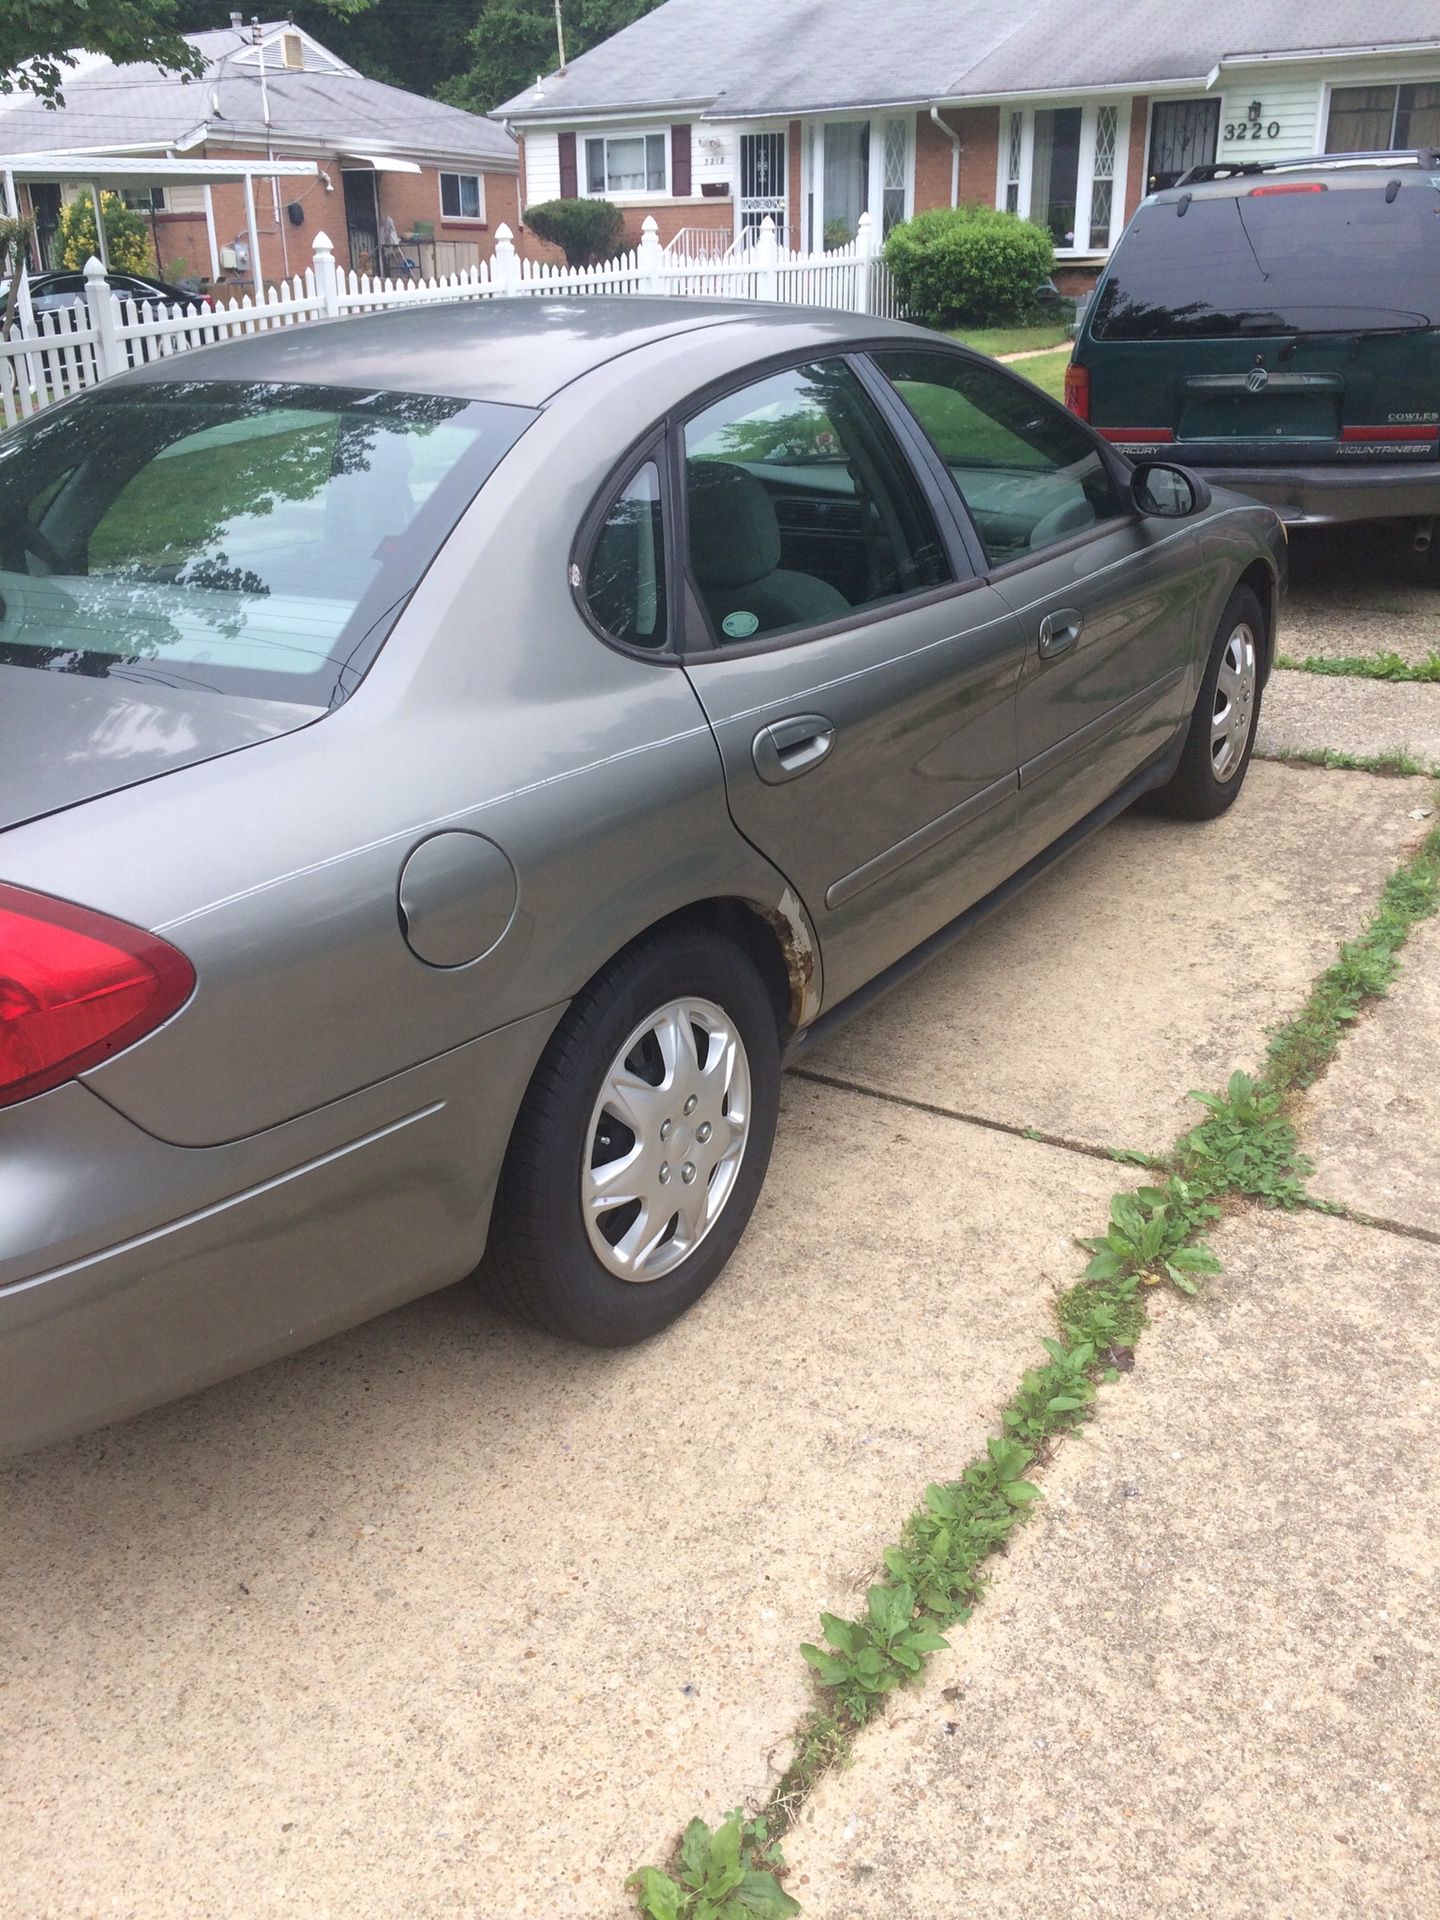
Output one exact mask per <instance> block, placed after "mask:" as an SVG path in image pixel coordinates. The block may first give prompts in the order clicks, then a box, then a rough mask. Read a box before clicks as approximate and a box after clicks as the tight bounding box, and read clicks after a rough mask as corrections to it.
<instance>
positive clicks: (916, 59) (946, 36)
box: [495, 0, 1440, 122]
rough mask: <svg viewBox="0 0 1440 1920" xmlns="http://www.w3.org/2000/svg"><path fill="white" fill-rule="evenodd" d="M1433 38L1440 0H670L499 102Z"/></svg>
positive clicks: (803, 84)
mask: <svg viewBox="0 0 1440 1920" xmlns="http://www.w3.org/2000/svg"><path fill="white" fill-rule="evenodd" d="M1415 45H1423V46H1429V47H1437V48H1440V6H1437V4H1436V0H1305V3H1304V4H1303V5H1297V4H1296V0H1206V4H1205V5H1203V6H1200V5H1190V4H1186V3H1185V0H1089V4H1088V5H1086V6H1084V7H1080V8H1077V6H1076V5H1075V0H1008V4H1006V5H1004V6H1000V5H997V4H996V0H883V4H878V3H877V0H665V5H663V6H660V7H657V8H656V9H655V11H654V12H653V13H649V14H646V15H645V16H644V17H643V18H642V19H640V20H637V21H635V23H634V24H633V25H632V26H629V27H626V28H624V29H623V31H621V32H620V33H617V34H614V35H613V36H612V37H611V38H610V39H609V40H605V41H603V42H602V43H601V44H600V45H599V46H597V47H593V48H592V49H591V50H590V52H589V53H585V54H582V55H581V56H580V57H579V59H577V60H574V61H572V62H571V64H570V65H569V67H568V68H567V69H566V71H565V72H564V73H563V74H560V73H555V74H549V75H547V76H546V77H545V78H544V79H543V81H542V82H541V83H540V85H539V87H538V88H536V87H530V88H527V89H526V91H525V92H523V93H518V94H516V95H515V96H514V98H513V99H511V100H507V101H506V102H505V104H504V105H503V106H500V107H497V108H496V109H495V112H496V115H497V116H498V117H503V118H505V119H510V120H515V121H517V122H524V121H528V120H565V119H567V118H568V119H574V118H576V117H578V116H584V115H587V114H612V113H617V112H625V111H631V112H644V111H657V112H661V111H663V112H671V111H675V110H678V109H685V110H687V111H692V112H695V113H698V114H699V115H700V116H701V117H702V118H709V119H739V118H756V117H764V116H765V115H767V114H791V113H811V112H815V113H823V112H827V111H832V110H834V109H837V108H846V107H855V108H859V107H870V106H892V105H911V104H916V105H923V104H927V103H931V102H933V103H936V104H938V103H940V102H943V101H947V100H953V101H962V100H979V99H992V100H993V99H1006V98H1013V97H1015V96H1018V95H1023V94H1027V93H1068V92H1074V91H1083V90H1085V89H1088V88H1098V87H1112V86H1118V87H1134V88H1137V89H1139V88H1144V87H1147V86H1148V87H1155V86H1170V87H1173V86H1184V85H1197V86H1203V85H1204V83H1205V82H1206V80H1207V79H1208V77H1209V76H1210V75H1211V74H1212V73H1213V71H1214V70H1215V68H1216V67H1217V66H1219V65H1221V64H1222V63H1223V62H1224V61H1226V60H1230V59H1237V58H1244V57H1245V56H1247V55H1255V54H1282V53H1294V54H1296V55H1297V56H1299V55H1304V54H1307V53H1327V52H1343V51H1346V50H1354V51H1356V52H1360V51H1362V50H1365V49H1376V48H1378V49H1382V50H1383V49H1384V48H1386V47H1402V46H1404V47H1409V46H1415Z"/></svg>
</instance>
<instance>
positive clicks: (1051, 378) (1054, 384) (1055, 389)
mask: <svg viewBox="0 0 1440 1920" xmlns="http://www.w3.org/2000/svg"><path fill="white" fill-rule="evenodd" d="M1069 364H1070V349H1069V347H1061V348H1060V349H1059V351H1058V352H1056V353H1042V354H1041V355H1040V356H1039V358H1038V359H1035V360H1022V361H1021V362H1020V363H1019V365H1018V366H1012V367H1011V368H1010V372H1011V373H1018V374H1020V375H1021V377H1022V378H1023V379H1026V380H1033V381H1034V382H1035V385H1036V386H1037V387H1039V388H1040V389H1041V391H1042V392H1044V393H1048V394H1050V395H1051V396H1052V398H1054V399H1056V400H1063V399H1064V398H1065V369H1066V367H1068V366H1069Z"/></svg>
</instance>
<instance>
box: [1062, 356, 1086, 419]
mask: <svg viewBox="0 0 1440 1920" xmlns="http://www.w3.org/2000/svg"><path fill="white" fill-rule="evenodd" d="M1065 404H1066V406H1067V407H1069V409H1070V411H1071V412H1072V413H1074V414H1078V415H1079V417H1080V419H1082V420H1088V419H1089V418H1090V369H1089V368H1088V367H1077V366H1076V365H1075V364H1074V362H1073V361H1072V362H1071V364H1070V365H1069V366H1068V367H1066V369H1065Z"/></svg>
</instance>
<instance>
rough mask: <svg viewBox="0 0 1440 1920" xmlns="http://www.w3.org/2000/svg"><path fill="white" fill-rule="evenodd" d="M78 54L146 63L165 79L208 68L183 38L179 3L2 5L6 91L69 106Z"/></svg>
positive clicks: (10, 1)
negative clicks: (69, 79) (66, 90)
mask: <svg viewBox="0 0 1440 1920" xmlns="http://www.w3.org/2000/svg"><path fill="white" fill-rule="evenodd" d="M77 52H84V53H98V54H103V55H104V56H105V57H106V58H107V59H109V60H114V61H115V62H117V64H122V63H124V62H126V61H130V60H148V61H151V62H152V63H153V64H154V65H155V66H157V67H161V68H163V69H164V71H165V72H166V73H194V74H198V73H200V72H201V71H202V69H203V67H204V62H203V61H202V60H201V58H200V56H199V54H198V53H197V52H196V51H195V49H194V48H193V47H191V46H187V44H186V42H185V40H184V39H183V38H182V36H181V32H180V27H179V23H178V21H177V19H176V0H104V5H103V6H96V5H94V4H93V0H4V4H3V5H0V93H15V92H20V93H33V94H35V95H36V96H37V97H38V98H39V99H41V100H43V101H44V103H45V105H46V106H47V107H58V106H63V105H64V95H63V92H62V87H63V83H64V80H65V73H66V69H67V68H72V67H74V65H75V54H76V53H77Z"/></svg>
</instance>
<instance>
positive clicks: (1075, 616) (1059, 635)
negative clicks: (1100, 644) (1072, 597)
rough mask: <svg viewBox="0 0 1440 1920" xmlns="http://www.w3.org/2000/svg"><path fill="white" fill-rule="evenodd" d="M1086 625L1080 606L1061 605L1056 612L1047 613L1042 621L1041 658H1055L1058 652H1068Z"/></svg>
mask: <svg viewBox="0 0 1440 1920" xmlns="http://www.w3.org/2000/svg"><path fill="white" fill-rule="evenodd" d="M1084 625H1085V616H1084V614H1083V613H1081V611H1080V609H1079V608H1078V607H1061V608H1059V609H1058V610H1057V611H1056V612H1054V613H1047V614H1046V616H1045V618H1044V619H1043V620H1042V621H1041V622H1040V658H1041V659H1042V660H1053V659H1054V658H1055V656H1056V654H1059V653H1068V652H1069V651H1070V649H1071V647H1073V646H1074V644H1075V642H1076V641H1077V640H1078V639H1079V638H1080V634H1081V631H1082V629H1083V628H1084Z"/></svg>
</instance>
